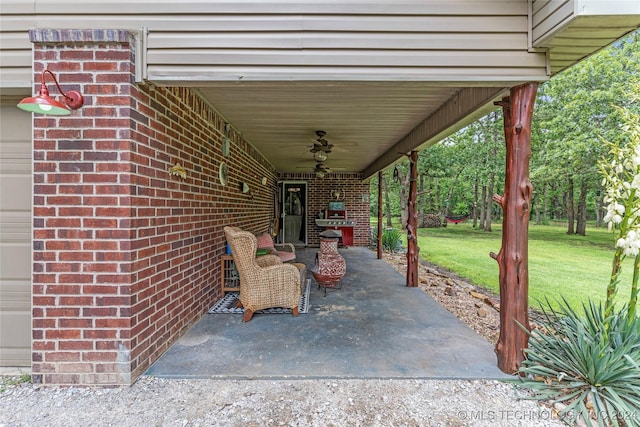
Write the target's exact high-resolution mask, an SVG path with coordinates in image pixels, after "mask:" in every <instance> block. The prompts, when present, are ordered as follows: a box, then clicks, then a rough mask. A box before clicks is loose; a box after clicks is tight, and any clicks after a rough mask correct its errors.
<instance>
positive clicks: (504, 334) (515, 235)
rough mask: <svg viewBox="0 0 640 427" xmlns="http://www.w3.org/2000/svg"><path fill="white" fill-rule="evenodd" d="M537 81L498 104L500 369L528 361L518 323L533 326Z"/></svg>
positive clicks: (525, 341) (496, 198)
mask: <svg viewBox="0 0 640 427" xmlns="http://www.w3.org/2000/svg"><path fill="white" fill-rule="evenodd" d="M537 88H538V84H537V83H527V84H524V85H521V86H516V87H514V88H511V93H510V96H509V97H507V98H504V99H503V100H502V101H501V102H497V103H496V104H498V105H501V106H502V111H503V115H504V134H505V142H506V146H507V155H506V171H505V183H504V195H503V196H502V197H501V196H499V195H494V196H493V200H494V201H495V202H497V203H498V204H500V206H501V207H502V211H503V213H504V215H503V219H502V248H501V249H500V251H499V252H498V254H497V255H496V254H494V253H491V257H492V258H494V259H495V260H496V261H497V262H498V266H499V269H500V273H499V275H500V279H499V280H500V337H499V338H498V343H497V344H496V347H495V351H496V354H497V357H498V367H499V368H500V369H501V370H502V371H503V372H506V373H509V374H512V373H515V372H517V370H518V369H519V368H520V364H521V363H522V361H523V360H524V357H525V356H524V349H525V348H527V345H528V343H529V336H528V335H527V333H526V332H525V331H524V330H522V329H521V327H520V326H519V325H518V324H520V325H522V326H523V327H524V328H526V329H527V330H528V329H529V313H528V301H527V299H528V294H529V292H528V291H529V289H528V288H529V272H528V267H529V266H528V256H529V255H528V240H529V213H530V212H529V211H530V206H531V194H532V193H533V189H532V186H531V182H530V181H529V159H530V157H531V119H532V116H533V106H534V103H535V98H536V91H537Z"/></svg>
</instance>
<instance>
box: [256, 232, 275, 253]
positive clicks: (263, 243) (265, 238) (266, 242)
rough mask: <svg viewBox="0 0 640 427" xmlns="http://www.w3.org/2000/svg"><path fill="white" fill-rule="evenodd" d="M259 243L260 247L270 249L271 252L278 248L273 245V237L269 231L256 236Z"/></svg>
mask: <svg viewBox="0 0 640 427" xmlns="http://www.w3.org/2000/svg"><path fill="white" fill-rule="evenodd" d="M256 241H257V243H258V249H269V252H271V253H274V252H275V250H276V248H275V247H274V246H273V239H272V238H271V236H270V235H269V233H262V234H260V235H258V236H256Z"/></svg>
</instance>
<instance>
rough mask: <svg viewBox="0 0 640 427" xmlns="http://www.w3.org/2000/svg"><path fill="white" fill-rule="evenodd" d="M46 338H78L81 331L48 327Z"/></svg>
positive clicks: (45, 333)
mask: <svg viewBox="0 0 640 427" xmlns="http://www.w3.org/2000/svg"><path fill="white" fill-rule="evenodd" d="M44 336H45V338H46V339H49V340H55V339H78V338H80V337H81V333H80V331H79V330H78V329H47V330H45V332H44Z"/></svg>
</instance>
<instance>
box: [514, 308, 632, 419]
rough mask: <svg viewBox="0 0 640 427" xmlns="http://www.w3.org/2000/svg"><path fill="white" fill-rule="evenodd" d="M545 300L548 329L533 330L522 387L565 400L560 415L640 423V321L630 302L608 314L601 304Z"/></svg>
mask: <svg viewBox="0 0 640 427" xmlns="http://www.w3.org/2000/svg"><path fill="white" fill-rule="evenodd" d="M559 306H560V308H559V309H554V308H553V307H552V305H551V304H550V303H549V301H547V303H546V305H543V314H544V322H542V324H543V325H544V328H543V329H534V330H533V331H532V332H530V338H529V348H528V349H527V350H525V352H526V359H525V360H524V361H523V363H522V366H521V368H520V373H521V374H522V376H521V378H520V379H519V383H520V386H523V387H526V388H528V389H530V390H531V391H532V392H533V394H532V396H531V397H530V398H532V399H540V400H547V401H551V402H552V403H555V402H561V403H563V404H564V405H566V406H565V407H564V409H562V410H561V411H560V416H561V417H563V419H565V421H567V420H571V422H572V423H575V422H576V420H577V419H578V418H582V419H583V420H584V422H585V423H586V424H587V425H589V426H593V425H594V420H595V423H596V424H597V425H599V426H608V425H613V426H638V425H640V320H639V319H638V318H637V317H635V318H634V319H633V321H631V322H630V321H629V318H628V307H627V306H625V307H624V308H623V309H621V310H618V311H614V312H613V313H612V314H610V315H609V316H608V317H605V314H604V313H605V310H604V308H603V307H602V305H601V304H595V303H593V302H590V303H588V304H584V305H583V307H582V308H583V313H578V312H576V311H574V310H573V309H572V308H571V307H570V306H569V304H568V303H567V301H566V300H563V301H562V302H560V303H559Z"/></svg>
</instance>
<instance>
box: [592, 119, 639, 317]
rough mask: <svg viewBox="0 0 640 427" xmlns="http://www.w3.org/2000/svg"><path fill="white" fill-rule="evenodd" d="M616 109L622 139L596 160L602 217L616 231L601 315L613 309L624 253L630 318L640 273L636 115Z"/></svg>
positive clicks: (636, 294) (635, 300) (611, 144)
mask: <svg viewBox="0 0 640 427" xmlns="http://www.w3.org/2000/svg"><path fill="white" fill-rule="evenodd" d="M619 112H620V114H621V115H622V117H623V120H624V125H623V126H622V127H621V130H622V131H623V132H624V134H625V135H626V136H627V138H626V141H624V144H623V143H620V142H618V143H609V144H608V145H609V158H608V159H607V158H603V159H602V160H601V161H600V163H599V167H600V171H601V172H602V176H603V178H602V185H603V186H604V187H605V196H604V203H605V206H606V209H607V213H606V215H605V217H604V221H605V222H606V223H607V225H608V227H609V230H610V231H612V232H614V233H616V239H615V247H616V250H615V253H614V256H613V266H612V270H611V279H610V281H609V285H608V286H607V298H606V300H605V315H610V314H611V313H612V312H613V303H614V298H615V296H616V294H617V290H618V284H619V282H620V273H621V271H622V262H623V261H624V259H625V258H626V257H633V258H635V260H634V263H633V278H632V281H631V295H630V298H629V311H628V316H629V319H630V320H631V319H632V317H635V315H636V302H637V300H638V278H639V276H640V275H639V269H640V115H638V114H635V113H633V112H632V111H631V110H630V109H622V108H620V109H619Z"/></svg>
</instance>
